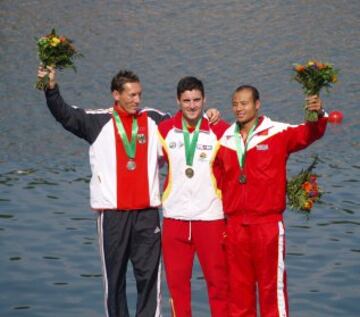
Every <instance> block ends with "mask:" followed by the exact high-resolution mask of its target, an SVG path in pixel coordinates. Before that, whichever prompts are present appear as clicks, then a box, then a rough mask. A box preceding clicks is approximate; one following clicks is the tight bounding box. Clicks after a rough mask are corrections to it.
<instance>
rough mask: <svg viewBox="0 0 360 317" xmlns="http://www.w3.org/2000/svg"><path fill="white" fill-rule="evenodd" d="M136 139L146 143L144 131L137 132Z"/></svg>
mask: <svg viewBox="0 0 360 317" xmlns="http://www.w3.org/2000/svg"><path fill="white" fill-rule="evenodd" d="M137 140H138V142H139V143H140V144H145V143H146V137H145V134H144V133H139V134H138V135H137Z"/></svg>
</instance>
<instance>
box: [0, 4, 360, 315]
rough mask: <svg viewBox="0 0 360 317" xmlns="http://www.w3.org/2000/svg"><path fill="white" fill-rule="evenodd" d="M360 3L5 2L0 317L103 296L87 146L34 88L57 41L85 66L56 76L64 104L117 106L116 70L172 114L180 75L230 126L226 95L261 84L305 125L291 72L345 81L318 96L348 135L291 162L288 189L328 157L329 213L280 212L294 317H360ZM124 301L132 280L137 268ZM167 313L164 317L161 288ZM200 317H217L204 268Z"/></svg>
mask: <svg viewBox="0 0 360 317" xmlns="http://www.w3.org/2000/svg"><path fill="white" fill-rule="evenodd" d="M359 12H360V2H359V1H357V0H353V1H351V0H348V1H344V0H342V1H339V0H327V1H315V0H299V1H285V0H276V1H235V0H198V1H175V0H168V1H158V0H143V1H139V0H132V1H130V0H123V1H115V0H106V1H86V0H82V1H80V0H75V1H70V0H63V1H55V0H48V1H44V0H22V1H20V0H18V1H12V0H1V1H0V29H1V30H0V56H1V57H0V76H1V81H0V138H1V139H0V250H1V252H0V316H1V317H4V316H6V317H7V316H9V317H15V316H16V317H17V316H21V317H22V316H24V317H25V316H26V317H28V316H29V317H30V316H31V317H42V316H56V317H70V316H87V317H99V316H103V315H104V309H103V286H102V279H101V268H100V258H99V253H98V245H97V234H96V225H95V215H94V213H92V212H91V211H89V191H88V181H89V175H90V169H89V164H88V156H87V144H85V142H83V141H81V140H79V139H77V138H76V137H74V136H73V135H71V134H69V133H67V132H66V131H64V130H63V129H62V128H61V126H60V125H59V124H57V123H56V122H55V120H54V119H53V118H52V117H51V115H50V114H49V112H48V110H47V108H46V105H45V102H44V97H43V94H42V93H41V92H39V91H37V90H35V89H34V88H33V85H34V82H35V74H36V68H37V65H38V60H37V55H36V47H35V44H34V43H35V42H34V37H39V36H41V35H43V34H46V33H48V32H49V31H50V30H51V28H52V27H56V28H57V30H58V31H59V33H61V34H64V35H67V36H69V37H70V38H72V39H74V40H75V43H76V46H77V47H78V49H79V50H80V51H81V52H82V53H83V54H84V55H85V58H84V59H81V60H79V61H78V63H77V67H78V72H77V73H76V74H75V73H73V72H72V71H65V72H63V73H61V74H60V75H59V81H60V85H61V90H62V92H63V95H64V97H65V99H66V100H67V101H68V102H69V103H71V104H76V105H79V106H82V107H88V108H96V107H103V106H108V105H110V104H111V95H110V93H109V82H110V79H111V78H112V76H113V75H114V74H115V73H116V72H117V71H118V70H119V69H120V68H129V69H132V70H134V71H135V72H137V73H138V74H139V75H140V77H141V80H142V82H143V88H144V98H143V105H144V106H151V107H156V108H159V109H162V110H164V111H171V112H175V111H176V103H175V88H176V84H177V81H178V80H179V79H180V78H181V77H182V76H185V75H195V76H197V77H199V78H202V79H203V81H204V83H205V87H206V95H207V103H208V105H209V106H216V107H218V108H219V109H220V110H221V111H222V113H223V117H224V118H225V119H227V120H232V114H231V111H230V110H231V107H230V95H231V92H232V91H233V89H234V88H235V87H237V86H238V85H239V84H241V83H251V84H254V85H255V86H257V87H258V88H259V90H260V93H261V100H262V105H263V112H264V113H266V114H267V115H269V116H271V117H272V118H273V119H275V120H282V121H287V122H291V123H298V122H301V120H302V98H303V95H302V91H301V89H300V87H299V85H298V84H297V83H296V82H294V81H291V80H290V78H291V65H292V63H295V62H305V61H307V60H308V59H309V58H318V59H320V60H323V61H328V62H331V63H333V64H335V66H336V67H338V68H339V69H341V73H340V76H339V83H338V84H337V85H336V87H335V88H334V89H333V90H332V91H331V94H330V95H326V94H324V95H323V98H324V100H325V103H326V108H327V109H328V110H329V111H332V110H335V109H339V110H341V111H343V112H344V114H345V119H344V121H343V124H342V125H337V126H334V125H330V126H329V128H328V130H327V133H326V135H325V137H324V138H323V139H322V140H320V141H319V142H318V143H316V144H315V145H314V146H312V147H311V148H309V149H307V150H306V151H303V152H301V153H298V154H295V155H293V156H292V158H291V159H290V161H289V164H288V172H289V176H291V175H294V174H295V173H297V172H298V171H299V170H300V169H302V168H305V167H307V165H308V164H309V163H310V162H311V156H313V155H316V154H317V155H319V157H320V159H321V162H320V163H319V164H318V167H317V169H316V172H317V173H318V174H319V175H321V177H320V179H319V183H320V186H321V187H322V188H323V190H324V192H325V193H324V196H323V202H322V203H321V204H318V205H317V206H316V207H315V208H314V210H313V215H312V216H311V217H310V219H305V218H304V216H303V215H300V214H296V213H293V212H291V211H287V212H286V224H287V269H288V281H289V283H288V285H289V295H290V308H291V312H292V316H296V317H309V316H311V317H328V316H349V317H356V316H360V306H359V300H360V290H359V285H360V211H359V209H360V199H359V177H360V163H359V158H360V156H359V150H360V128H359V123H360V110H359V109H360V94H359V92H360V84H359V78H360V76H359V75H360V71H359V70H360V58H359V57H360V54H359V53H360V45H359V43H360V42H359V38H360V24H359V21H360V20H359V18H360V14H359ZM128 286H129V287H128V290H129V292H128V293H129V294H128V295H129V302H130V304H131V306H132V311H133V310H134V304H135V297H136V296H135V294H136V291H135V282H134V279H133V276H132V274H131V271H130V270H129V284H128ZM163 292H164V296H163V311H164V315H165V316H169V305H168V295H167V291H166V285H165V284H164V288H163ZM193 312H194V314H193V315H194V317H207V316H209V315H210V314H209V310H208V304H207V298H206V292H205V286H204V280H203V278H202V273H201V270H200V269H199V267H198V265H197V264H196V266H195V268H194V278H193Z"/></svg>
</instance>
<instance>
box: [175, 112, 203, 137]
mask: <svg viewBox="0 0 360 317" xmlns="http://www.w3.org/2000/svg"><path fill="white" fill-rule="evenodd" d="M174 127H175V128H176V129H177V130H181V131H182V111H181V110H180V111H178V112H177V113H176V115H175V117H174ZM200 131H201V132H209V131H210V124H209V119H208V117H207V116H206V114H205V113H204V114H203V120H202V122H201V125H200Z"/></svg>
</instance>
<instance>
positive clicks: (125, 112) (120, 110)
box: [114, 103, 133, 116]
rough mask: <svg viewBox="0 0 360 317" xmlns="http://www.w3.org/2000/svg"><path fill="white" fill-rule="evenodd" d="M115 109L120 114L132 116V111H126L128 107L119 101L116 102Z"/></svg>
mask: <svg viewBox="0 0 360 317" xmlns="http://www.w3.org/2000/svg"><path fill="white" fill-rule="evenodd" d="M114 109H115V110H116V111H117V112H118V113H119V114H120V115H125V116H126V115H128V116H132V115H133V114H132V113H129V112H127V111H126V109H125V108H124V107H123V106H121V105H120V104H119V103H115V105H114Z"/></svg>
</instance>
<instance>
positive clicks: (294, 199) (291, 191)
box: [286, 157, 321, 214]
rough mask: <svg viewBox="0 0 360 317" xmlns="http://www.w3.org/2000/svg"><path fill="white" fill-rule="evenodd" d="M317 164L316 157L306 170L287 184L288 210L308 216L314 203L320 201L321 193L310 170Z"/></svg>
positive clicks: (315, 176)
mask: <svg viewBox="0 0 360 317" xmlns="http://www.w3.org/2000/svg"><path fill="white" fill-rule="evenodd" d="M317 162H318V157H315V158H314V161H313V162H312V163H311V165H310V166H309V167H308V168H307V169H306V170H302V171H300V173H299V174H298V175H296V176H294V177H293V178H291V179H290V180H288V182H287V186H286V194H287V198H288V203H289V205H290V208H291V209H293V210H296V211H298V212H303V213H306V214H309V213H310V211H311V209H312V207H313V206H314V203H315V202H317V201H319V200H320V197H321V191H320V188H319V186H318V183H317V175H316V174H314V173H312V170H313V169H314V167H315V166H316V164H317Z"/></svg>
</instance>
